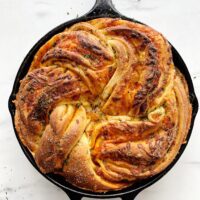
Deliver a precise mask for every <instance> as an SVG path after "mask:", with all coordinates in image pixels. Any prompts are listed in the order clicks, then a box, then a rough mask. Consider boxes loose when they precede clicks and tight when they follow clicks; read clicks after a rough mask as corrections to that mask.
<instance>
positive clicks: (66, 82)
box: [15, 18, 192, 192]
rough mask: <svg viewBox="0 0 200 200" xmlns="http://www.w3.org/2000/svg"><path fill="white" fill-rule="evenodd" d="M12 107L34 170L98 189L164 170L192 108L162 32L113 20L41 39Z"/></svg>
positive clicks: (183, 135)
mask: <svg viewBox="0 0 200 200" xmlns="http://www.w3.org/2000/svg"><path fill="white" fill-rule="evenodd" d="M15 105H16V114H15V126H16V129H17V132H18V134H19V136H20V139H21V141H22V142H23V144H24V145H25V146H26V147H27V148H28V149H29V150H30V152H31V153H32V155H33V157H34V159H35V161H36V163H37V165H38V167H39V168H40V170H41V171H42V172H43V173H56V174H60V175H62V176H64V177H65V179H66V181H68V182H70V183H71V184H73V185H75V186H77V187H80V188H83V189H86V190H91V191H94V192H106V191H110V190H120V189H122V188H125V187H127V186H129V185H131V184H133V183H134V182H135V181H138V180H141V179H145V178H148V177H151V176H153V175H155V174H158V173H159V172H161V171H162V170H164V169H165V168H166V167H167V166H168V165H169V164H170V163H171V162H172V161H173V159H174V158H175V156H176V155H177V153H178V151H179V149H180V147H181V144H182V143H183V142H184V141H185V138H186V136H187V133H188V130H189V127H190V121H191V111H192V108H191V104H190V101H189V95H188V88H187V83H186V81H185V78H184V76H183V75H182V74H181V73H180V72H179V71H178V70H177V68H176V67H175V66H174V64H173V60H172V53H171V47H170V45H169V43H168V42H167V40H166V39H165V38H164V37H163V36H162V35H161V34H160V33H158V32H157V31H155V30H153V29H152V28H150V27H148V26H145V25H141V24H137V23H134V22H129V21H126V20H121V19H112V18H99V19H94V20H91V21H88V22H81V23H77V24H75V25H73V26H71V27H70V28H67V29H66V30H65V31H63V32H61V33H59V34H57V35H55V36H54V37H52V38H51V39H50V40H49V41H48V42H47V43H46V44H44V45H43V46H42V47H41V48H40V49H39V51H38V52H37V53H36V55H35V57H34V59H33V62H32V64H31V66H30V69H29V71H28V73H27V75H26V76H25V78H24V79H23V80H22V81H21V84H20V88H19V92H18V94H17V96H16V101H15Z"/></svg>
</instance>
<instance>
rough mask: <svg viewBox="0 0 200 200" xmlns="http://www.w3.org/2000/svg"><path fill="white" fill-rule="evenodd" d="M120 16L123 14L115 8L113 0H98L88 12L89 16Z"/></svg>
mask: <svg viewBox="0 0 200 200" xmlns="http://www.w3.org/2000/svg"><path fill="white" fill-rule="evenodd" d="M105 15H107V16H108V17H109V16H110V17H120V16H121V14H120V13H119V12H118V11H117V10H116V9H115V7H114V5H113V3H112V0H96V2H95V4H94V6H93V8H92V9H91V10H90V11H89V12H88V13H87V14H86V16H87V17H94V16H98V17H101V16H105Z"/></svg>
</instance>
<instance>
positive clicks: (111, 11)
mask: <svg viewBox="0 0 200 200" xmlns="http://www.w3.org/2000/svg"><path fill="white" fill-rule="evenodd" d="M102 2H103V3H105V2H106V4H104V5H102ZM98 3H100V4H101V5H100V6H99V5H98ZM107 3H108V4H107ZM98 6H99V7H98ZM102 9H103V10H102ZM106 11H108V12H106ZM101 17H111V18H121V19H125V20H128V21H133V22H137V23H141V22H138V21H136V20H134V19H131V18H128V17H125V16H123V15H122V14H120V13H119V12H117V11H116V10H115V8H114V7H113V5H112V2H111V1H106V0H100V1H97V4H95V6H94V7H93V8H92V10H91V11H90V12H89V13H87V14H85V15H84V16H82V17H80V18H77V19H73V20H70V21H68V22H65V23H63V24H61V25H59V26H57V27H56V28H54V29H53V30H51V31H50V32H48V33H47V34H46V35H45V36H43V37H42V38H41V39H40V40H39V41H38V42H37V43H36V44H35V45H34V46H33V47H32V49H31V50H30V51H29V53H28V54H27V56H26V57H25V59H24V61H23V62H22V64H21V66H20V68H19V70H18V73H17V76H16V78H15V81H14V85H13V89H12V92H11V95H10V98H9V102H8V106H9V111H10V114H11V118H12V124H13V128H14V131H15V135H16V137H17V140H18V142H19V144H20V146H21V148H22V150H23V152H24V154H25V155H26V157H27V158H28V160H29V161H30V162H31V164H32V165H33V167H34V168H36V169H37V171H39V172H40V174H42V175H43V176H44V177H45V178H46V179H48V180H49V181H51V182H52V183H54V184H55V185H57V186H59V187H60V188H61V189H63V190H64V191H65V192H67V193H68V192H69V193H68V194H70V193H77V194H78V195H80V196H85V197H96V198H113V197H120V196H124V195H127V194H131V193H138V192H139V191H141V190H143V189H145V188H146V187H148V186H150V185H152V184H153V183H155V182H156V181H158V180H159V179H160V178H162V177H163V176H164V175H165V174H166V173H167V172H168V171H169V170H170V169H171V168H172V167H173V166H174V165H175V163H176V162H177V161H178V159H179V158H180V157H181V155H182V153H183V152H184V150H185V148H186V146H187V143H188V141H189V138H190V136H191V133H192V129H193V125H194V120H195V116H196V114H197V111H198V100H197V97H196V95H195V92H194V87H193V83H192V80H191V76H190V74H189V71H188V69H187V67H186V65H185V63H184V61H183V60H182V58H181V56H180V55H179V53H178V52H177V50H176V49H175V48H174V47H173V46H172V54H173V60H174V64H175V65H176V66H177V68H179V70H180V71H181V72H182V73H183V74H184V76H185V78H186V80H187V83H188V87H189V94H190V100H191V103H192V107H193V111H192V120H191V126H190V130H189V133H188V136H187V142H186V143H185V144H183V145H182V146H181V148H180V150H179V153H178V154H177V156H176V158H175V159H174V160H173V162H172V163H171V164H170V165H169V166H168V167H167V168H166V169H165V170H163V171H162V172H160V173H159V174H157V175H155V176H153V177H151V178H148V179H145V180H143V181H141V182H140V183H138V184H137V185H132V186H130V187H128V188H125V189H122V190H119V191H112V192H107V193H95V192H91V191H87V190H83V189H80V188H78V187H75V186H73V185H71V184H69V183H67V182H65V181H64V180H62V182H61V181H59V182H58V180H55V179H60V178H61V177H59V176H57V175H54V174H43V173H41V171H40V170H39V169H38V167H37V165H36V164H35V161H34V159H33V157H32V155H31V154H30V152H29V151H28V149H27V148H26V147H25V146H24V145H23V144H22V142H21V141H20V139H19V137H18V134H17V131H16V129H15V125H14V114H15V105H14V104H13V100H15V97H16V93H17V91H18V89H19V85H20V83H19V81H20V80H21V79H23V77H24V76H25V75H26V73H27V71H28V69H29V66H30V63H31V61H32V59H33V56H34V55H35V53H36V52H37V51H38V49H39V47H41V46H42V45H43V44H44V43H45V42H46V41H48V40H49V39H50V38H51V37H52V36H53V35H55V34H57V33H59V32H62V31H63V30H64V29H65V28H66V27H69V26H71V25H73V24H75V23H78V22H81V21H88V20H91V19H95V18H101ZM141 24H143V23H141ZM66 185H67V186H66Z"/></svg>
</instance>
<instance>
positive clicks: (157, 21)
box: [0, 0, 200, 200]
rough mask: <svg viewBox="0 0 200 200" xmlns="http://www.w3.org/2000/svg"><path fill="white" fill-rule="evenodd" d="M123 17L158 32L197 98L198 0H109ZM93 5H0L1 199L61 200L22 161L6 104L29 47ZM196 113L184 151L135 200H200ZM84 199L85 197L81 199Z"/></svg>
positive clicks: (49, 1)
mask: <svg viewBox="0 0 200 200" xmlns="http://www.w3.org/2000/svg"><path fill="white" fill-rule="evenodd" d="M113 2H114V4H115V7H116V8H117V9H118V10H119V11H120V12H121V13H123V14H125V15H126V16H129V17H132V18H135V19H137V20H139V21H142V22H144V23H146V24H148V25H150V26H152V27H154V28H155V29H157V30H159V31H160V32H162V33H163V34H164V35H165V36H166V37H167V38H168V40H169V41H170V42H171V43H172V44H173V45H174V46H175V47H176V48H177V50H178V51H179V52H180V54H181V55H182V57H183V58H184V61H185V62H186V64H187V66H188V68H189V71H190V73H191V76H192V79H193V83H194V87H195V90H196V94H197V97H198V98H199V99H200V67H199V66H200V59H199V52H200V45H199V44H200V37H199V35H200V27H199V22H200V1H199V0H190V1H188V0H176V1H174V0H168V1H166V0H123V1H122V0H113ZM93 4H94V0H73V1H71V0H60V1H53V0H32V1H26V0H20V1H14V0H7V1H3V0H1V1H0V24H1V31H0V34H1V37H0V44H1V45H0V55H1V56H0V63H1V67H0V110H1V112H0V113H1V114H0V200H21V199H22V200H23V199H24V200H58V199H59V200H65V199H68V197H67V195H66V194H65V193H64V192H63V191H62V190H61V189H59V188H58V187H56V186H55V185H53V184H52V183H50V182H49V181H47V180H46V179H45V178H44V177H43V176H41V175H40V174H39V173H38V172H37V171H36V170H35V169H34V168H33V167H32V165H31V164H30V163H29V161H28V160H27V159H26V157H25V156H24V154H23V152H22V150H21V148H20V146H19V144H18V142H17V140H16V137H15V134H14V131H13V128H12V123H11V118H10V115H9V112H8V107H7V101H8V97H9V95H10V92H11V89H12V85H13V81H14V78H15V75H16V73H17V71H18V68H19V66H20V64H21V62H22V60H23V58H24V57H25V55H26V54H27V53H28V51H29V50H30V48H31V47H32V46H33V45H34V44H35V43H36V42H37V40H38V39H40V38H41V37H42V36H43V35H44V34H45V33H47V32H48V31H49V30H51V29H52V28H54V27H55V26H57V25H59V24H61V23H63V22H65V21H67V20H70V19H73V18H75V17H77V16H81V15H83V14H84V13H86V12H87V11H88V10H89V9H90V8H91V7H92V5H93ZM199 121H200V114H198V116H197V118H196V123H195V126H194V129H193V134H192V137H191V139H190V141H189V144H188V146H187V149H186V151H185V152H184V154H183V156H182V157H181V159H180V160H179V162H178V163H177V164H176V165H175V167H174V168H173V169H172V170H171V171H170V172H169V173H168V174H167V175H166V176H165V177H164V178H162V179H161V180H160V181H158V182H157V183H156V184H154V185H152V186H151V187H149V188H147V189H146V190H144V191H143V192H141V193H140V194H139V195H138V196H137V197H136V200H143V199H145V200H160V199H162V200H168V199H172V200H188V199H191V200H199V199H200V192H199V183H200V156H199V155H200V134H199V129H200V124H199ZM84 199H85V200H86V199H87V198H84Z"/></svg>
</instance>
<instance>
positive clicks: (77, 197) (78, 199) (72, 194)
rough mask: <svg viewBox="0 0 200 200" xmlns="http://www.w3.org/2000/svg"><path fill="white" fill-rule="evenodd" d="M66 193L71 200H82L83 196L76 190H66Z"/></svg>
mask: <svg viewBox="0 0 200 200" xmlns="http://www.w3.org/2000/svg"><path fill="white" fill-rule="evenodd" d="M64 191H65V190H64ZM65 193H66V194H67V196H68V197H69V199H70V200H81V199H82V198H83V196H82V195H80V194H78V193H75V192H70V191H65Z"/></svg>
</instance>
